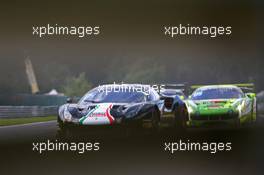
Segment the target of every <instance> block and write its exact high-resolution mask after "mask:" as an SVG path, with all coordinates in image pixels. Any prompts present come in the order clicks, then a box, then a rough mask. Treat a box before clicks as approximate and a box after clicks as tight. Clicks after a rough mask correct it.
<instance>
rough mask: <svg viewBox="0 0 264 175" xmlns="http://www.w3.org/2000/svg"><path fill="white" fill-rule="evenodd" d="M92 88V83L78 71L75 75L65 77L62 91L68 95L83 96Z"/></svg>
mask: <svg viewBox="0 0 264 175" xmlns="http://www.w3.org/2000/svg"><path fill="white" fill-rule="evenodd" d="M91 88H92V84H91V83H90V82H88V81H87V79H86V76H85V73H84V72H83V73H80V74H79V75H78V76H77V77H69V78H67V79H66V83H65V85H64V86H63V87H62V92H63V93H64V94H65V95H66V96H69V97H80V96H83V95H84V94H85V93H86V92H87V91H89V90H90V89H91Z"/></svg>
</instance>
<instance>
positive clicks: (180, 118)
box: [174, 107, 188, 130]
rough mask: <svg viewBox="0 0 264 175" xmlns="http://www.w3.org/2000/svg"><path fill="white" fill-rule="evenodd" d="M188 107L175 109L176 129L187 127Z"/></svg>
mask: <svg viewBox="0 0 264 175" xmlns="http://www.w3.org/2000/svg"><path fill="white" fill-rule="evenodd" d="M187 116H188V113H187V109H186V108H184V107H182V108H178V109H176V110H175V113H174V127H175V128H176V129H181V130H183V129H185V128H186V127H187V125H186V124H187Z"/></svg>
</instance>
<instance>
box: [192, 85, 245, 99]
mask: <svg viewBox="0 0 264 175" xmlns="http://www.w3.org/2000/svg"><path fill="white" fill-rule="evenodd" d="M242 97H243V92H242V91H241V90H240V89H237V88H208V89H197V90H196V91H195V92H194V93H193V94H192V96H191V100H207V99H231V98H242Z"/></svg>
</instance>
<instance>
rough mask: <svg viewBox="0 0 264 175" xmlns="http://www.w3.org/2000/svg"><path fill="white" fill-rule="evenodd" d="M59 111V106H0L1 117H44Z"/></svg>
mask: <svg viewBox="0 0 264 175" xmlns="http://www.w3.org/2000/svg"><path fill="white" fill-rule="evenodd" d="M57 113H58V106H0V118H20V117H43V116H50V115H57Z"/></svg>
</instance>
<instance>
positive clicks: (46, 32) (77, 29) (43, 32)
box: [32, 24, 100, 38]
mask: <svg viewBox="0 0 264 175" xmlns="http://www.w3.org/2000/svg"><path fill="white" fill-rule="evenodd" d="M99 34H100V27H99V26H60V25H58V24H55V25H50V24H47V25H44V26H32V35H34V36H38V37H40V38H41V37H44V36H53V35H71V36H77V37H79V38H83V37H85V36H90V35H99Z"/></svg>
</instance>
